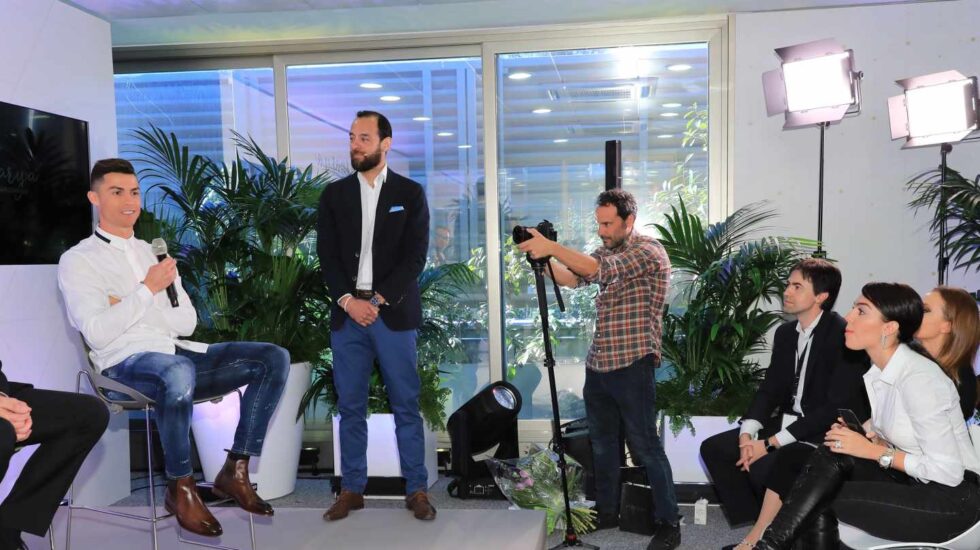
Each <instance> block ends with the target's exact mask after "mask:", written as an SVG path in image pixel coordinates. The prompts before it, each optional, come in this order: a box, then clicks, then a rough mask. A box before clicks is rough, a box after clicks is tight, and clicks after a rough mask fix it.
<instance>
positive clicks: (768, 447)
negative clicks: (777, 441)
mask: <svg viewBox="0 0 980 550" xmlns="http://www.w3.org/2000/svg"><path fill="white" fill-rule="evenodd" d="M778 448H779V447H776V446H775V445H773V443H772V442H771V441H769V438H768V437H767V438H766V452H767V453H774V452H776V449H778Z"/></svg>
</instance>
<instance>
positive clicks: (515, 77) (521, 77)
mask: <svg viewBox="0 0 980 550" xmlns="http://www.w3.org/2000/svg"><path fill="white" fill-rule="evenodd" d="M507 78H509V79H511V80H527V79H529V78H531V73H526V72H524V71H518V72H515V73H510V74H509V75H507Z"/></svg>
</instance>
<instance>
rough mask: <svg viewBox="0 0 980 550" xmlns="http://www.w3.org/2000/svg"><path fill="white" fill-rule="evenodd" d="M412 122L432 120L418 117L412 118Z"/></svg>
mask: <svg viewBox="0 0 980 550" xmlns="http://www.w3.org/2000/svg"><path fill="white" fill-rule="evenodd" d="M412 120H414V121H415V122H428V121H430V120H432V119H431V118H429V117H427V116H417V117H412Z"/></svg>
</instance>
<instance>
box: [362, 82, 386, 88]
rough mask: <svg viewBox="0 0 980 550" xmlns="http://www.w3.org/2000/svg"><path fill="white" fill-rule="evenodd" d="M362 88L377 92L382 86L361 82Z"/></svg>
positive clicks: (375, 83)
mask: <svg viewBox="0 0 980 550" xmlns="http://www.w3.org/2000/svg"><path fill="white" fill-rule="evenodd" d="M361 88H364V89H365V90H377V89H379V88H381V84H378V83H377V82H361Z"/></svg>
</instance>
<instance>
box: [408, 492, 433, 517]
mask: <svg viewBox="0 0 980 550" xmlns="http://www.w3.org/2000/svg"><path fill="white" fill-rule="evenodd" d="M405 508H408V509H409V510H411V511H412V513H413V514H415V519H421V520H424V521H429V520H433V519H436V508H435V506H433V505H432V503H431V502H429V494H428V493H426V492H425V491H415V492H414V493H412V494H410V495H408V496H407V497H405Z"/></svg>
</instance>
